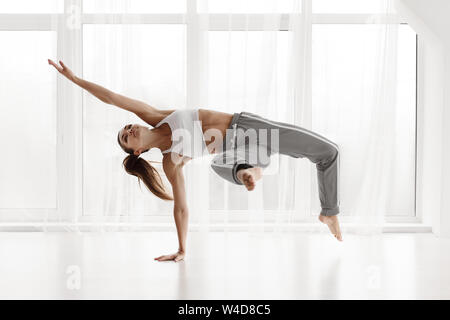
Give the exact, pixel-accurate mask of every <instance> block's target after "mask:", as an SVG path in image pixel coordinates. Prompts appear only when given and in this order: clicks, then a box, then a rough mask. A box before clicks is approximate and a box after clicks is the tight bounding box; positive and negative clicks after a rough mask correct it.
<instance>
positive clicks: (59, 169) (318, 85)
mask: <svg viewBox="0 0 450 320" xmlns="http://www.w3.org/2000/svg"><path fill="white" fill-rule="evenodd" d="M338 2H339V4H338ZM311 3H312V12H313V17H312V18H313V28H312V46H311V48H310V49H311V51H312V73H311V74H312V77H311V80H312V104H313V115H312V119H313V122H312V128H311V129H312V130H319V131H320V130H322V128H321V126H324V125H326V123H325V122H322V121H320V119H321V118H323V115H322V114H321V112H322V108H323V106H325V105H329V104H330V103H332V104H334V105H335V106H336V108H339V109H340V110H341V114H345V116H344V117H343V118H342V119H339V121H351V120H349V119H351V117H352V114H355V113H363V112H364V108H365V107H366V105H365V104H364V101H362V98H361V97H358V96H357V95H354V94H352V93H353V92H360V90H358V88H359V86H361V85H362V82H361V81H365V80H367V81H369V79H370V72H372V70H370V67H371V62H370V61H368V60H363V59H362V58H361V57H362V56H364V57H365V58H366V59H370V55H367V54H364V55H362V54H361V52H362V51H364V52H365V53H367V52H370V50H374V49H375V48H373V47H371V39H373V37H375V36H376V33H377V26H376V24H365V22H366V21H367V19H368V17H369V15H370V14H378V13H384V12H386V1H385V0H371V1H360V0H341V1H336V0H312V2H311ZM299 4H300V5H299ZM302 5H303V4H301V2H297V1H294V0H280V1H276V2H275V1H262V0H258V1H257V0H254V1H237V0H236V1H234V0H233V1H221V0H209V1H206V0H198V1H195V2H194V1H188V0H170V1H159V0H158V1H156V0H154V1H149V0H136V1H134V0H133V1H126V0H123V1H119V0H114V1H112V0H102V1H92V0H86V1H82V0H45V1H39V2H38V1H34V0H16V1H1V2H0V41H1V43H2V50H1V51H0V58H1V60H0V74H2V75H6V76H3V77H2V79H0V99H1V101H2V104H1V106H0V115H1V119H2V123H3V124H2V129H3V130H2V131H3V132H4V133H5V132H6V133H9V138H8V139H2V142H1V143H0V148H1V149H2V150H3V151H4V153H3V154H5V155H4V156H3V159H2V166H1V167H0V176H1V180H0V195H1V196H0V210H2V209H10V208H16V209H30V210H31V211H29V212H33V211H32V210H34V209H36V210H39V209H43V208H44V209H54V210H60V209H61V208H58V205H59V204H61V203H63V202H64V201H65V200H64V199H71V197H72V194H71V193H70V191H68V190H71V189H70V188H65V187H64V185H66V184H67V185H72V184H76V185H77V186H79V188H80V190H82V191H81V192H80V194H81V196H80V197H79V198H76V199H77V200H76V201H78V202H80V204H79V205H80V208H81V210H80V212H79V214H80V215H81V216H91V215H95V214H96V212H98V210H103V208H107V207H108V205H105V202H108V203H109V202H111V201H116V199H119V198H121V197H126V195H120V194H115V193H114V190H113V188H114V184H117V183H124V180H123V177H119V176H111V175H109V174H108V172H110V169H111V168H110V166H112V165H119V164H120V161H121V159H122V158H123V153H121V151H120V150H117V152H116V151H114V152H116V153H114V152H112V153H110V152H109V150H108V151H107V154H108V156H107V157H108V158H107V160H108V161H107V162H105V161H104V159H105V158H102V157H98V154H102V152H103V153H105V152H106V151H105V150H102V147H99V146H103V145H105V144H108V143H110V142H111V141H112V140H114V137H115V134H116V132H117V130H118V128H120V127H122V126H123V125H125V124H126V121H127V116H126V115H125V112H124V111H122V110H118V109H115V108H108V109H107V108H104V109H102V110H100V109H99V108H95V107H93V105H94V101H95V99H94V98H93V97H92V96H90V95H89V94H86V93H85V94H84V95H83V99H80V102H79V103H80V105H78V108H79V110H82V112H81V114H80V118H79V119H80V125H79V126H77V125H74V126H73V127H70V128H68V127H67V126H65V125H63V124H62V122H61V121H66V122H65V124H67V123H68V121H71V119H65V120H63V119H62V118H61V113H60V110H62V109H63V106H60V105H58V101H60V100H57V99H58V97H61V96H62V95H64V94H66V93H67V91H65V90H66V89H65V88H67V87H65V85H67V84H65V85H64V83H65V82H64V81H66V80H64V79H61V78H57V77H56V74H55V73H54V72H48V70H47V65H46V64H43V63H42V61H46V59H47V58H49V57H56V55H57V53H62V52H64V53H68V52H70V53H73V54H74V56H75V57H76V58H77V59H79V62H80V63H81V64H80V66H81V67H80V72H82V74H83V76H85V77H86V78H88V79H90V80H92V81H94V82H98V83H101V84H102V85H104V86H106V87H108V88H111V89H112V90H119V91H121V92H124V93H126V94H128V95H130V96H132V97H135V98H138V99H142V100H144V101H151V102H152V103H153V104H155V105H157V106H161V107H165V108H168V107H171V106H177V107H182V106H184V105H185V104H186V101H187V100H188V99H190V97H191V95H192V92H191V91H190V90H191V89H190V88H191V87H190V84H189V81H188V79H190V77H191V75H192V74H191V73H192V72H195V67H193V65H194V64H192V61H191V60H190V59H192V58H193V57H192V52H193V51H192V50H190V48H192V47H193V46H194V45H195V43H193V42H194V41H195V36H194V35H193V34H192V32H193V31H192V29H191V28H190V27H189V23H190V22H195V19H196V17H197V13H199V14H204V13H205V12H210V13H211V17H210V23H211V26H212V29H211V30H209V31H208V34H207V37H208V44H209V47H208V48H207V50H208V51H209V52H208V63H209V72H210V73H209V80H210V90H211V91H210V98H211V103H212V104H215V105H221V104H222V103H223V97H224V95H225V94H226V92H224V88H226V86H227V85H226V84H225V83H222V82H221V81H222V79H223V77H222V75H224V74H225V73H226V72H229V71H230V70H226V69H225V68H224V64H223V63H222V62H223V59H225V57H224V54H225V48H227V50H231V52H233V48H240V47H241V46H242V45H243V41H244V38H245V41H246V46H247V47H246V50H248V52H250V53H251V52H252V50H253V51H255V50H256V48H258V47H259V44H260V41H261V33H263V32H265V31H264V30H263V26H261V29H260V30H259V29H258V26H257V25H252V30H251V31H242V30H240V29H239V28H238V27H236V28H235V27H234V25H233V24H231V25H230V24H229V23H228V22H229V21H234V15H236V16H239V15H241V14H246V18H247V19H248V20H247V21H252V19H253V18H257V16H258V15H259V14H261V13H265V14H267V13H275V14H283V13H301V11H302ZM74 8H75V9H77V10H78V9H79V13H80V14H81V19H80V28H75V29H71V30H70V36H71V37H73V39H76V41H64V42H58V41H59V40H61V39H62V38H63V35H64V36H67V34H68V29H67V28H68V25H67V24H66V23H60V21H59V20H58V19H57V18H58V17H60V16H62V13H64V12H66V13H67V12H72V11H73V10H74ZM75 11H76V10H75ZM117 14H123V16H122V17H121V18H118V17H117ZM187 17H189V19H187ZM224 17H225V18H224ZM193 19H194V20H193ZM399 29H400V32H399V47H398V49H399V51H398V64H397V65H398V76H399V78H398V88H399V99H398V105H397V119H398V122H399V124H398V128H399V131H398V132H397V135H396V137H395V139H397V140H396V142H397V145H398V149H397V151H396V152H398V154H399V155H398V156H397V158H402V159H403V160H402V162H401V163H396V164H395V170H394V172H395V173H396V175H395V177H393V180H392V183H393V190H394V192H393V193H392V195H391V200H390V204H389V212H387V215H389V216H401V217H414V216H415V196H416V194H415V192H416V190H415V169H416V148H415V147H416V134H415V133H416V59H417V56H416V34H415V33H414V31H413V30H412V29H411V28H410V27H409V26H408V25H406V24H403V25H401V26H400V28H399ZM111 37H114V42H112V41H110V40H111ZM276 37H277V39H278V40H277V41H278V42H277V43H278V47H277V48H278V51H277V58H278V59H280V61H279V63H277V66H278V69H277V70H275V72H276V74H277V75H278V77H277V78H276V79H275V81H276V86H278V88H279V91H280V92H282V91H283V90H285V87H286V83H284V82H283V79H285V75H286V74H287V72H288V70H287V65H286V64H284V63H283V61H284V60H286V59H285V55H286V54H287V53H288V50H289V49H288V48H290V44H289V36H288V31H286V30H283V26H282V25H281V27H280V30H279V31H277V32H276ZM112 43H114V44H120V46H116V47H112V46H111V44H112ZM93 44H96V45H95V48H96V50H94V45H93ZM130 44H132V46H133V47H134V48H138V49H139V50H136V51H134V52H131V54H130V55H128V56H124V55H123V54H122V50H121V46H127V45H130ZM99 48H101V49H100V50H99ZM127 52H130V51H127ZM189 52H191V54H189ZM30 53H32V54H30ZM254 56H255V57H258V55H257V54H255V55H254ZM231 59H232V63H231V66H232V68H233V72H232V73H233V75H235V76H236V78H235V79H233V81H232V82H231V83H232V85H233V86H235V87H236V88H237V89H236V90H239V88H243V89H244V88H245V90H247V91H248V92H251V91H252V90H254V88H253V87H252V84H253V83H255V81H256V79H257V74H258V70H257V69H256V67H254V66H253V64H252V63H253V62H252V61H250V62H249V61H246V62H245V65H246V66H247V68H246V69H244V68H243V67H242V66H243V65H244V64H243V63H244V62H243V61H241V60H240V58H239V57H237V56H236V57H235V56H233V54H231ZM255 59H257V58H255ZM111 61H115V62H116V64H115V65H116V68H113V69H107V66H110V65H111ZM106 62H108V63H106ZM324 63H326V64H327V68H326V69H324V68H321V66H323V64H324ZM259 64H260V61H254V65H255V66H256V65H259ZM31 70H32V72H31ZM244 75H245V76H244ZM361 79H362V80H361ZM149 88H151V89H152V90H151V91H149V90H148V89H149ZM323 90H326V91H327V94H326V95H324V94H322V92H323ZM251 96H257V93H254V94H252V95H251ZM325 98H326V99H325ZM283 99H284V97H283V95H273V96H271V101H266V103H268V104H270V103H273V104H276V105H278V106H279V108H281V112H283V107H285V103H284V101H283ZM229 102H230V103H235V104H236V105H239V104H240V103H243V101H242V99H240V98H239V97H236V101H229ZM57 105H58V107H57ZM343 110H345V113H342V111H343ZM114 113H123V115H124V122H120V123H111V122H110V121H109V120H108V119H109V118H108V117H109V116H110V115H112V114H114ZM66 116H67V115H63V117H66ZM273 117H276V114H274V115H273ZM275 120H276V119H275ZM74 121H75V120H74ZM104 126H109V127H108V129H109V130H110V131H111V134H110V135H109V134H108V135H107V136H105V135H104V132H103V131H102V132H100V131H98V128H100V127H104ZM360 129H362V128H358V127H354V126H348V131H347V132H345V134H346V135H347V136H349V137H352V139H361V132H363V131H361V130H360ZM64 130H72V131H73V132H72V134H73V135H74V136H76V139H75V141H78V143H80V148H79V151H80V153H82V155H83V156H82V159H81V160H82V165H81V167H82V170H80V171H79V172H75V173H73V174H74V175H78V176H79V177H78V178H76V179H74V180H67V179H66V178H65V176H63V177H62V178H61V176H58V174H59V175H61V174H63V175H64V174H66V173H65V172H64V167H65V165H66V164H65V163H64V161H65V159H67V156H63V157H59V158H58V154H60V155H64V150H65V148H67V145H66V144H65V142H64V141H65V140H64V139H65V138H66V136H67V132H65V131H64ZM358 130H360V131H358ZM12 133H14V134H12ZM9 155H11V156H9ZM58 159H59V160H58ZM69 161H75V160H74V159H69ZM11 168H14V169H15V170H11ZM18 168H20V170H16V169H18ZM205 170H207V169H205ZM362 170H364V167H363V164H358V163H355V174H354V175H353V176H352V177H351V178H350V179H347V181H346V182H345V185H341V190H342V191H343V192H345V190H352V189H354V188H355V187H356V186H357V185H358V176H360V175H359V174H358V172H361V171H362ZM313 175H315V173H313ZM265 179H266V181H265V182H264V201H265V203H264V204H263V208H264V210H275V211H276V210H278V209H279V207H277V206H274V205H273V204H274V203H279V202H280V201H279V199H276V197H277V194H276V193H274V192H271V190H272V188H273V187H274V185H273V181H272V180H271V177H270V176H268V177H266V178H265ZM96 181H102V183H101V187H102V188H111V190H110V195H111V197H110V198H108V199H100V200H99V199H97V198H96V191H97V190H98V189H97V188H98V184H97V183H96ZM103 181H109V182H110V183H109V185H108V184H105V183H104V182H103ZM208 181H209V185H210V187H211V188H214V190H216V192H215V193H214V194H210V198H209V204H208V209H209V210H210V211H211V212H213V213H214V212H218V211H221V210H232V211H235V212H239V211H241V210H246V209H247V208H248V205H247V203H248V202H247V200H248V195H247V194H246V193H242V192H239V190H238V189H236V186H234V185H231V184H229V183H227V182H225V181H223V180H221V179H220V178H218V177H217V176H216V175H214V173H212V172H211V174H210V175H209V178H208ZM311 181H312V185H311V189H312V190H317V184H316V183H317V182H316V180H315V177H314V178H312V179H311ZM57 186H58V187H57ZM133 188H136V189H138V188H139V187H138V186H136V183H134V182H133V184H130V185H129V189H127V190H128V191H129V190H132V189H133ZM57 190H58V192H57ZM315 192H316V191H315ZM314 197H316V194H314ZM314 201H316V199H315V200H314ZM130 204H131V207H130ZM112 205H113V204H111V206H112ZM122 205H124V204H122ZM126 206H128V208H129V210H133V211H134V212H136V213H137V214H140V215H154V214H155V215H156V214H161V213H162V214H164V215H166V216H167V217H168V218H170V208H169V206H168V205H165V204H161V203H159V202H153V201H150V200H149V199H148V197H136V198H135V199H131V200H130V201H129V203H127V204H126ZM119 207H120V206H119ZM0 212H2V211H0Z"/></svg>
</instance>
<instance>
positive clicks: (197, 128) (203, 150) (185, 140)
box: [155, 109, 209, 158]
mask: <svg viewBox="0 0 450 320" xmlns="http://www.w3.org/2000/svg"><path fill="white" fill-rule="evenodd" d="M163 123H167V124H168V125H169V127H170V130H172V146H171V147H170V148H169V149H167V150H164V151H162V153H168V152H175V153H178V154H180V155H183V156H186V157H189V158H197V157H201V156H204V155H207V154H208V153H209V152H208V148H207V147H206V142H205V137H204V136H203V131H202V125H201V121H200V120H199V117H198V109H183V110H175V111H174V112H172V113H171V114H169V115H168V116H167V117H165V118H164V119H162V120H161V121H160V122H158V124H157V125H156V126H155V128H157V127H159V126H160V125H161V124H163Z"/></svg>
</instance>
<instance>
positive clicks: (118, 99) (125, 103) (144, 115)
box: [48, 59, 161, 126]
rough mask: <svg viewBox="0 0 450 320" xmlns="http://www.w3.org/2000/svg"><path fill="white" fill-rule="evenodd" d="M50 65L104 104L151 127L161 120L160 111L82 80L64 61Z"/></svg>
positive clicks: (50, 61)
mask: <svg viewBox="0 0 450 320" xmlns="http://www.w3.org/2000/svg"><path fill="white" fill-rule="evenodd" d="M48 63H49V64H51V65H52V66H54V67H55V68H56V70H58V71H59V73H61V74H62V75H64V76H65V77H66V78H67V79H69V80H70V81H72V82H73V83H75V84H76V85H78V86H80V87H81V88H83V89H85V90H87V91H88V92H90V93H91V94H92V95H94V96H95V97H97V98H98V99H99V100H101V101H103V102H104V103H107V104H111V105H115V106H117V107H119V108H122V109H124V110H127V111H130V112H133V113H134V114H136V115H137V116H138V117H139V118H141V119H142V120H144V121H146V122H147V123H148V124H150V125H151V126H155V125H156V124H157V123H158V121H159V120H160V118H161V114H160V110H158V109H156V108H154V107H152V106H150V105H148V104H147V103H145V102H142V101H139V100H136V99H131V98H128V97H126V96H123V95H121V94H118V93H115V92H113V91H111V90H108V89H106V88H104V87H102V86H100V85H98V84H95V83H93V82H90V81H87V80H84V79H81V78H79V77H77V76H76V75H75V74H74V73H73V72H72V71H71V70H70V69H69V68H68V67H66V65H65V64H64V63H63V62H62V61H59V63H60V64H61V66H59V65H57V64H56V63H55V62H53V61H52V60H50V59H49V60H48Z"/></svg>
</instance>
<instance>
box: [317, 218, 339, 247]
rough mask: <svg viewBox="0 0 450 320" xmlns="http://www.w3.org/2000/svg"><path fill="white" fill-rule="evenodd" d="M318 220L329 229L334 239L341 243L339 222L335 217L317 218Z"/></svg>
mask: <svg viewBox="0 0 450 320" xmlns="http://www.w3.org/2000/svg"><path fill="white" fill-rule="evenodd" d="M319 220H320V222H322V223H325V224H326V225H327V226H328V229H330V231H331V234H333V236H335V237H336V239H338V240H339V241H342V234H341V228H340V227H339V221H338V217H337V216H323V215H320V216H319Z"/></svg>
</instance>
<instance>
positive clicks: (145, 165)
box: [117, 138, 173, 200]
mask: <svg viewBox="0 0 450 320" xmlns="http://www.w3.org/2000/svg"><path fill="white" fill-rule="evenodd" d="M117 141H118V142H119V145H120V146H121V147H122V149H123V150H124V151H125V152H127V153H129V155H128V156H126V157H125V159H123V167H124V168H125V171H126V172H127V173H128V174H131V175H133V176H136V177H138V181H139V184H140V181H142V182H144V184H145V186H146V187H147V188H148V190H150V192H151V193H153V194H154V195H155V196H157V197H158V198H160V199H162V200H173V197H172V196H171V195H170V194H169V193H168V192H167V190H166V188H165V186H164V183H163V181H162V179H161V176H160V175H159V173H158V170H156V168H155V167H153V166H152V165H151V164H150V162H149V161H147V160H145V159H143V158H141V157H139V156H136V155H134V154H133V150H131V149H130V150H128V149H126V148H124V147H123V146H122V144H121V143H120V140H119V138H117ZM147 151H148V150H147Z"/></svg>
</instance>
